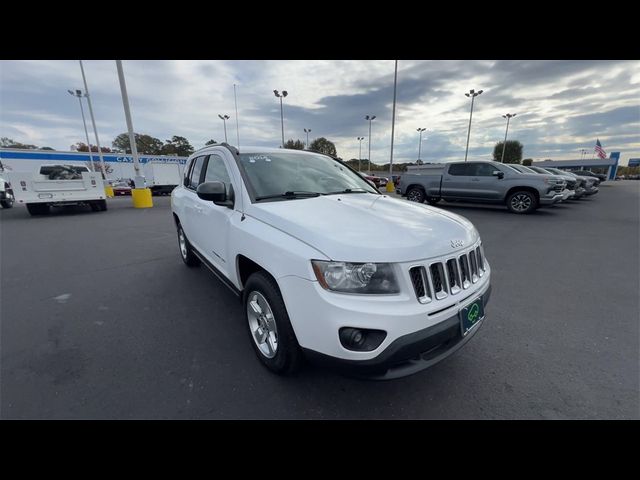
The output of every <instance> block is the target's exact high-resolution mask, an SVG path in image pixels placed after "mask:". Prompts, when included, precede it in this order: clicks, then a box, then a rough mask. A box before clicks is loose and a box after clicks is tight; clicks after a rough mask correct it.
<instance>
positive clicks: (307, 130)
mask: <svg viewBox="0 0 640 480" xmlns="http://www.w3.org/2000/svg"><path fill="white" fill-rule="evenodd" d="M309 132H311V129H310V128H309V129H306V128H305V129H304V133H306V134H307V150H309Z"/></svg>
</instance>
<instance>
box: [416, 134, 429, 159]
mask: <svg viewBox="0 0 640 480" xmlns="http://www.w3.org/2000/svg"><path fill="white" fill-rule="evenodd" d="M426 130H427V129H426V128H417V129H416V131H417V132H420V143H418V160H420V153H421V151H422V132H424V131H426Z"/></svg>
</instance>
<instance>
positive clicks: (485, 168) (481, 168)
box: [474, 163, 495, 177]
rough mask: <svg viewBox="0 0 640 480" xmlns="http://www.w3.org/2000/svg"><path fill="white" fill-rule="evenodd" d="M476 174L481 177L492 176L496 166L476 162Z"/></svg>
mask: <svg viewBox="0 0 640 480" xmlns="http://www.w3.org/2000/svg"><path fill="white" fill-rule="evenodd" d="M474 170H475V175H477V176H480V177H491V176H492V175H493V172H494V171H495V168H494V166H493V165H490V164H488V163H476V164H475V169H474Z"/></svg>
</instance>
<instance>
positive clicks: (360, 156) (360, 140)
mask: <svg viewBox="0 0 640 480" xmlns="http://www.w3.org/2000/svg"><path fill="white" fill-rule="evenodd" d="M362 140H364V137H358V141H359V142H360V148H359V150H358V171H360V162H361V160H362Z"/></svg>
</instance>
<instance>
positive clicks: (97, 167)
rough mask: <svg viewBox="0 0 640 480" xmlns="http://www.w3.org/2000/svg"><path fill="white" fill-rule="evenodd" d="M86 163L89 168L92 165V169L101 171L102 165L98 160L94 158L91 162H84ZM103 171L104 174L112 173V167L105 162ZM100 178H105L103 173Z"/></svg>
mask: <svg viewBox="0 0 640 480" xmlns="http://www.w3.org/2000/svg"><path fill="white" fill-rule="evenodd" d="M86 164H87V167H88V168H89V169H91V167H93V170H94V171H96V172H100V173H102V165H101V164H100V161H99V160H94V161H93V162H86ZM104 173H106V174H109V173H113V167H112V166H111V165H109V164H108V163H106V162H105V164H104ZM102 179H103V180H104V179H105V176H104V174H103V175H102Z"/></svg>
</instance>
